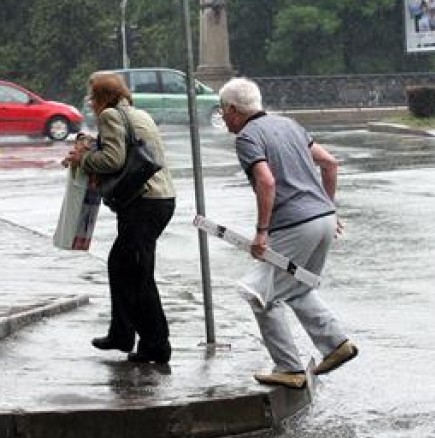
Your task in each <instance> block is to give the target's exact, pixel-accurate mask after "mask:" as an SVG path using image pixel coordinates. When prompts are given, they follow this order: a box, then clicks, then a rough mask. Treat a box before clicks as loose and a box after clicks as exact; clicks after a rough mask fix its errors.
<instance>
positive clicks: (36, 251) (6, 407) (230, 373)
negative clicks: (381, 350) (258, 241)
mask: <svg viewBox="0 0 435 438" xmlns="http://www.w3.org/2000/svg"><path fill="white" fill-rule="evenodd" d="M54 151H56V149H54ZM56 153H57V152H56ZM46 159H47V157H44V160H46ZM56 159H57V158H56ZM221 159H222V158H221ZM224 159H225V160H226V158H224ZM178 161H179V160H178ZM210 163H211V164H212V165H216V166H217V165H218V164H219V163H216V159H215V157H211V158H210ZM230 164H231V163H230ZM34 167H37V168H38V170H37V171H35V172H36V173H35V175H36V176H37V177H35V175H33V174H32V175H31V176H27V175H26V174H25V173H23V172H22V170H19V169H17V170H13V169H12V170H8V171H7V172H8V173H7V174H3V175H2V176H1V179H2V185H3V187H6V186H5V184H7V190H6V188H5V189H4V190H1V192H2V193H1V197H2V217H3V218H0V257H1V260H2V263H1V264H0V279H1V280H0V285H1V293H0V338H1V339H0V368H1V369H2V375H3V378H2V379H1V380H0V437H1V438H18V437H24V436H25V437H28V438H57V437H59V438H61V437H62V438H77V437H80V438H98V437H101V438H112V437H113V438H139V437H141V438H143V437H150V438H159V437H162V438H163V437H186V438H187V437H190V438H193V437H226V436H237V435H240V436H244V437H248V436H249V437H255V436H258V437H260V436H261V437H268V436H272V435H273V434H274V433H275V432H276V431H277V430H278V429H279V428H280V427H281V426H282V424H284V423H285V422H284V420H285V419H286V418H288V417H290V416H292V415H293V414H295V413H296V412H298V411H299V410H301V409H302V408H303V407H305V406H307V405H308V404H309V403H310V401H311V394H310V393H309V391H308V390H302V391H298V390H290V389H285V388H283V387H265V386H262V385H259V384H257V383H256V382H255V381H254V379H253V377H252V375H253V373H254V372H257V371H259V370H269V369H270V366H271V362H270V359H269V357H268V355H267V353H266V351H265V349H264V347H263V346H262V344H261V340H260V339H259V337H258V335H255V334H254V333H256V329H255V327H254V323H253V319H252V317H251V315H250V313H249V311H248V309H247V311H246V314H247V315H249V316H247V317H246V318H240V312H234V308H235V306H238V302H236V301H233V302H226V303H224V304H223V303H222V302H220V303H219V304H218V305H216V306H215V309H214V312H215V319H216V321H218V323H217V332H218V339H217V342H218V344H217V345H209V346H204V345H201V342H204V341H205V339H204V336H205V335H204V332H205V324H204V316H203V315H204V311H203V304H202V300H201V299H200V298H199V296H200V295H199V294H198V289H200V287H199V285H198V284H197V283H195V284H193V283H192V284H189V283H187V284H186V283H185V284H183V286H182V287H181V286H180V278H179V277H177V276H176V275H174V274H173V273H171V272H169V273H168V274H167V275H165V276H162V275H161V274H159V273H158V279H159V281H158V282H159V288H160V291H161V295H162V301H163V305H164V307H165V310H166V313H167V316H168V319H169V324H170V330H171V343H172V346H173V357H172V360H171V362H170V364H169V365H165V366H162V365H153V364H143V365H136V364H131V363H129V362H127V360H126V355H125V354H123V353H121V352H116V351H111V352H101V351H98V350H96V349H94V348H93V347H92V346H91V344H90V340H91V338H92V337H94V336H99V335H104V334H105V332H106V331H107V326H108V320H109V314H110V308H109V296H108V285H107V275H106V266H105V260H104V259H102V258H100V257H99V256H98V255H95V254H92V253H83V252H70V251H61V250H58V249H56V248H54V247H53V245H52V242H51V235H49V234H48V233H45V232H40V231H38V230H39V229H40V228H41V226H40V223H39V221H41V217H45V216H43V215H42V213H41V212H42V211H43V210H44V209H46V208H47V207H46V206H45V204H44V202H47V205H48V200H47V198H50V197H52V196H53V193H55V192H54V189H53V186H54V185H55V184H57V185H58V179H56V178H58V177H57V176H56V175H58V173H56V172H59V171H58V170H56V171H54V170H53V169H52V166H49V168H48V170H42V169H40V168H39V167H38V166H34ZM211 167H212V166H211ZM38 172H40V173H38ZM179 172H181V173H182V166H180V168H179ZM50 175H51V176H50ZM38 178H39V179H38ZM34 186H37V187H38V190H39V193H40V198H37V199H33V202H34V203H35V205H32V208H29V207H30V204H29V203H31V202H32V201H29V199H31V196H32V193H33V188H34ZM56 190H58V189H56ZM56 193H57V192H56ZM8 197H10V199H8ZM13 197H15V198H19V199H18V200H17V199H12V198H13ZM38 203H39V205H36V204H38ZM50 208H52V207H50ZM8 218H13V219H14V220H10V219H8ZM15 218H20V221H17V220H15ZM102 219H104V217H103V218H102ZM181 275H182V273H181ZM226 287H228V286H227V285H224V284H220V283H219V282H218V283H217V284H215V285H214V294H216V295H219V294H220V293H221V292H223V291H222V289H223V288H226ZM283 422H284V423H283Z"/></svg>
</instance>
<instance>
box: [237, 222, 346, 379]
mask: <svg viewBox="0 0 435 438" xmlns="http://www.w3.org/2000/svg"><path fill="white" fill-rule="evenodd" d="M336 225H337V219H336V216H335V215H330V216H325V217H322V218H319V219H315V220H313V221H310V222H307V223H305V224H302V225H299V226H297V227H294V228H289V229H285V230H281V231H277V232H274V233H272V235H271V236H270V238H269V245H270V246H271V247H272V248H273V249H274V250H276V251H278V252H280V253H281V254H284V255H286V256H288V257H289V258H290V260H292V261H293V262H294V263H296V264H297V265H300V266H303V267H305V268H306V269H308V270H309V271H311V272H313V273H315V274H320V273H321V271H322V268H323V266H324V264H325V259H326V255H327V253H328V250H329V248H330V246H331V243H332V241H333V238H334V233H335V230H336ZM242 283H245V284H248V285H249V287H250V288H251V289H254V290H256V292H257V293H259V294H260V295H261V296H262V297H263V299H264V302H265V304H266V305H265V307H264V308H263V309H260V308H259V307H258V306H252V309H253V311H254V314H255V317H256V319H257V322H258V325H259V328H260V332H261V334H262V336H263V339H264V343H265V346H266V348H267V349H268V351H269V354H270V355H271V357H272V359H273V361H274V362H275V365H276V366H275V369H274V371H275V372H283V371H301V370H303V369H304V366H303V364H302V362H301V359H300V356H299V352H298V349H297V347H296V345H295V343H294V340H293V336H292V334H291V331H290V327H289V322H288V320H287V317H286V310H287V309H286V305H288V306H290V307H291V309H292V310H293V312H294V313H295V315H296V317H297V318H298V319H299V321H300V323H301V325H302V326H303V328H304V329H305V331H306V332H307V333H308V335H309V337H310V338H311V340H312V342H313V344H314V345H315V347H316V348H317V349H318V350H319V352H320V353H321V355H322V356H326V355H328V354H329V353H330V352H331V351H333V350H334V349H335V348H336V347H337V346H339V345H340V344H341V343H342V342H344V341H345V340H346V339H347V337H346V336H345V334H344V333H343V331H342V330H341V328H340V326H339V324H338V321H337V320H336V318H335V317H334V315H333V314H332V313H331V311H330V310H329V309H328V307H327V306H326V305H325V304H324V302H323V301H322V300H321V299H320V297H319V295H318V293H317V291H315V290H313V289H312V288H310V287H309V286H307V285H305V284H303V283H301V282H299V281H297V280H295V279H294V278H293V277H291V276H290V275H289V274H288V273H287V272H285V271H283V270H280V269H278V268H274V267H273V266H271V265H269V264H267V263H262V262H259V263H258V264H257V266H256V267H255V268H254V270H253V271H251V272H250V273H249V274H248V275H247V276H246V277H244V278H243V279H242Z"/></svg>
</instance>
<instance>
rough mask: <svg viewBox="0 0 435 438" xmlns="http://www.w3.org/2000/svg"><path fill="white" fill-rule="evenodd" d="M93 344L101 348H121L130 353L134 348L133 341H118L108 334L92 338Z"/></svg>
mask: <svg viewBox="0 0 435 438" xmlns="http://www.w3.org/2000/svg"><path fill="white" fill-rule="evenodd" d="M92 345H93V346H94V347H95V348H98V349H99V350H121V351H123V352H124V353H129V352H130V351H131V350H132V349H133V346H134V345H133V344H132V343H129V344H128V343H126V342H117V341H115V340H113V339H112V338H110V337H108V336H104V337H102V338H94V339H92Z"/></svg>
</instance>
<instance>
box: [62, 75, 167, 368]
mask: <svg viewBox="0 0 435 438" xmlns="http://www.w3.org/2000/svg"><path fill="white" fill-rule="evenodd" d="M89 86H90V96H89V98H90V102H91V107H92V109H93V111H94V112H95V115H96V117H97V118H98V133H99V148H98V149H97V150H89V149H87V148H86V147H76V148H74V149H73V150H71V151H70V152H69V154H68V157H67V160H68V162H69V163H70V164H71V165H72V166H80V167H81V168H82V169H83V170H84V171H85V172H87V173H90V174H96V175H97V177H98V176H100V177H102V178H104V177H106V176H107V175H109V174H111V173H114V172H117V171H119V170H120V169H121V168H122V167H123V165H124V163H125V158H126V153H127V147H126V127H125V125H124V123H123V119H122V116H121V115H120V113H119V110H121V111H123V112H124V113H125V114H126V115H127V117H128V119H129V121H130V123H131V125H132V126H133V130H134V132H135V134H136V137H138V138H141V139H143V140H144V141H145V142H146V143H147V144H148V145H149V146H150V147H152V148H153V152H154V154H155V156H156V158H157V160H158V161H159V163H161V164H162V169H161V170H160V171H158V172H157V173H156V174H155V175H154V176H153V177H151V179H149V180H148V182H147V183H145V184H144V186H143V190H142V194H140V196H139V197H137V198H135V199H133V200H131V201H130V202H129V203H128V205H127V206H126V207H125V208H123V209H121V210H120V211H117V213H116V214H117V228H118V235H117V237H116V239H115V242H114V243H113V246H112V249H111V250H110V253H109V259H108V271H109V283H110V294H111V305H112V312H111V321H110V327H109V331H108V334H107V335H106V336H104V337H101V338H94V339H93V340H92V344H93V346H94V347H96V348H99V349H100V350H111V349H117V350H121V351H124V352H128V353H129V354H128V360H129V361H132V362H157V363H167V362H168V361H169V359H170V357H171V345H170V343H169V329H168V323H167V321H166V317H165V314H164V311H163V308H162V305H161V301H160V296H159V292H158V289H157V285H156V282H155V279H154V262H155V251H156V243H157V239H158V237H159V236H160V234H161V233H162V231H163V230H164V229H165V227H166V225H167V224H168V223H169V221H170V219H171V217H172V215H173V213H174V209H175V191H174V187H173V183H172V179H171V175H170V173H169V170H168V167H167V165H166V163H165V158H164V150H163V143H162V139H161V137H160V134H159V132H158V129H157V126H156V125H155V123H154V121H153V119H152V118H151V117H150V116H149V115H148V114H147V113H146V112H144V111H141V110H138V109H136V108H134V107H133V106H132V98H131V94H130V91H129V90H128V88H127V86H126V84H125V82H124V80H123V78H122V77H121V76H120V75H117V74H114V73H113V74H112V73H104V74H96V75H93V76H92V77H91V80H90V82H89ZM136 333H137V334H138V336H139V342H138V346H137V351H136V352H131V351H132V350H133V347H134V344H135V334H136Z"/></svg>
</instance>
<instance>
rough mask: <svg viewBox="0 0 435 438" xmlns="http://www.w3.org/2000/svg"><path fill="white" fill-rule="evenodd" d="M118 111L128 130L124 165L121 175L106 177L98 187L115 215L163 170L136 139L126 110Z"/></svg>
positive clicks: (144, 145)
mask: <svg viewBox="0 0 435 438" xmlns="http://www.w3.org/2000/svg"><path fill="white" fill-rule="evenodd" d="M117 109H118V111H119V113H120V115H121V117H122V119H123V121H124V125H125V127H126V138H125V140H126V159H125V164H124V166H123V168H122V169H121V170H120V171H119V172H116V173H114V174H110V175H104V177H103V178H102V179H101V180H100V182H99V184H98V189H99V191H100V194H101V196H102V197H103V202H104V203H105V204H106V205H107V206H108V207H109V208H110V209H111V210H113V211H115V212H116V211H119V210H122V209H123V208H125V207H127V205H128V204H130V202H132V201H133V200H134V199H136V198H137V197H139V196H140V195H141V188H142V187H143V185H144V184H145V183H146V182H147V181H148V180H149V179H150V178H151V177H152V176H153V175H154V174H155V173H156V172H158V171H159V170H160V169H161V168H162V166H161V165H160V164H159V163H157V162H156V161H155V159H154V156H153V153H152V151H151V149H150V147H149V146H148V145H147V144H146V143H145V141H143V140H142V139H138V138H137V137H136V135H135V133H134V130H133V127H132V126H131V123H130V120H129V119H128V117H127V114H126V113H125V112H124V110H122V109H119V108H117Z"/></svg>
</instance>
